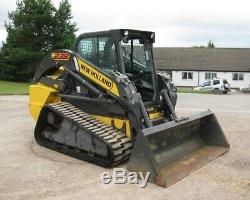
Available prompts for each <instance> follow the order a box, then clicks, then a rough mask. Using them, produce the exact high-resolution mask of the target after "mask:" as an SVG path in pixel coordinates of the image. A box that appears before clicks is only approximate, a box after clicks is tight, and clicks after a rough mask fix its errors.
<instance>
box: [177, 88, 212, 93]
mask: <svg viewBox="0 0 250 200" xmlns="http://www.w3.org/2000/svg"><path fill="white" fill-rule="evenodd" d="M177 92H178V93H197V94H212V93H213V92H212V91H202V90H193V89H192V88H191V87H177Z"/></svg>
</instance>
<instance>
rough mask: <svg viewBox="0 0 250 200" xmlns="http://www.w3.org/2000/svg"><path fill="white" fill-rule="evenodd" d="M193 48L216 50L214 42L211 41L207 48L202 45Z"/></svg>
mask: <svg viewBox="0 0 250 200" xmlns="http://www.w3.org/2000/svg"><path fill="white" fill-rule="evenodd" d="M193 48H215V44H214V42H212V41H211V40H209V42H208V44H207V46H204V45H200V46H193Z"/></svg>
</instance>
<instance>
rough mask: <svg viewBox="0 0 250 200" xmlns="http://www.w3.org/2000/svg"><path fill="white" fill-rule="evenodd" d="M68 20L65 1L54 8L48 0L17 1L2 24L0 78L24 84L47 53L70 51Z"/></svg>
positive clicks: (68, 8)
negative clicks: (4, 34)
mask: <svg viewBox="0 0 250 200" xmlns="http://www.w3.org/2000/svg"><path fill="white" fill-rule="evenodd" d="M71 20H72V15H71V6H70V4H69V3H68V1H67V0H62V1H61V3H60V5H59V8H58V9H56V8H55V7H54V5H53V4H52V3H51V0H18V1H17V8H16V10H15V11H13V12H10V13H9V23H6V22H5V28H6V31H7V33H8V36H7V38H6V42H5V43H3V47H2V51H1V52H0V79H6V80H16V81H27V80H29V79H30V78H31V77H32V76H33V74H34V71H35V69H36V67H37V64H38V62H39V61H40V60H41V58H42V57H43V56H44V55H45V54H46V53H47V52H48V51H50V50H51V49H54V48H71V47H72V45H73V42H74V40H75V31H76V30H77V29H76V24H75V23H72V22H71Z"/></svg>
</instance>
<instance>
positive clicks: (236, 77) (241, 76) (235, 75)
mask: <svg viewBox="0 0 250 200" xmlns="http://www.w3.org/2000/svg"><path fill="white" fill-rule="evenodd" d="M232 79H233V80H234V81H243V80H244V74H243V73H233V77H232Z"/></svg>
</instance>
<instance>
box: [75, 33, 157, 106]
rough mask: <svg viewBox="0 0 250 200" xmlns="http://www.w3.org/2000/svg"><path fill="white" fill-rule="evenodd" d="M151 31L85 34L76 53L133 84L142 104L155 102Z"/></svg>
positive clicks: (82, 35) (78, 41)
mask: <svg viewBox="0 0 250 200" xmlns="http://www.w3.org/2000/svg"><path fill="white" fill-rule="evenodd" d="M154 40H155V35H154V33H153V32H145V31H138V30H129V29H117V30H110V31H102V32H94V33H84V34H81V35H80V36H79V37H78V38H77V40H76V45H75V48H76V51H77V52H78V53H79V54H80V55H81V56H82V57H83V58H85V59H86V60H87V61H89V62H91V63H92V64H94V65H96V66H97V67H99V68H101V69H102V70H103V71H104V72H106V73H113V72H116V71H118V72H120V73H122V74H126V75H127V76H128V77H129V79H130V80H131V81H133V82H134V84H135V86H136V88H137V91H138V93H140V94H141V96H142V100H143V102H144V103H145V104H152V103H153V102H155V101H156V96H157V95H156V88H157V87H156V81H155V80H156V73H155V63H154V59H153V45H152V44H153V43H154Z"/></svg>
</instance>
